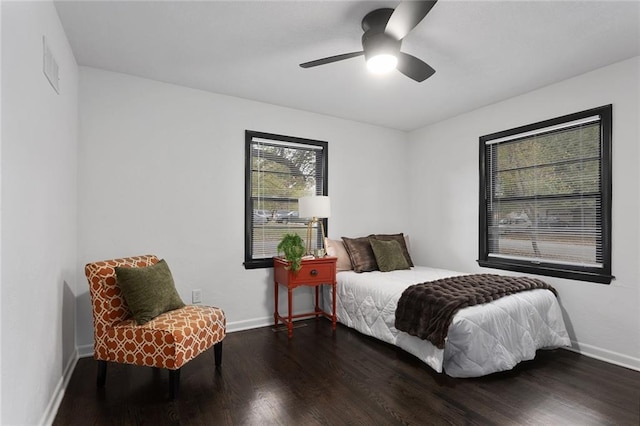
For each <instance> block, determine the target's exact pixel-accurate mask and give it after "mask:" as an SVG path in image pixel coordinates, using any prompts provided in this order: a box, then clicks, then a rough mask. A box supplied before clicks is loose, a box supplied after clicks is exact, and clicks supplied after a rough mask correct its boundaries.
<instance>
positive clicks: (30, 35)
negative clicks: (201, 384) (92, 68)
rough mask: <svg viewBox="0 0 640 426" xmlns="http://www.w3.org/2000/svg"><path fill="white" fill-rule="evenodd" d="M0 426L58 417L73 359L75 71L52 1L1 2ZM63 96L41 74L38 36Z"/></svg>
mask: <svg viewBox="0 0 640 426" xmlns="http://www.w3.org/2000/svg"><path fill="white" fill-rule="evenodd" d="M1 7H2V114H3V115H2V157H1V163H0V166H1V179H0V182H1V185H2V187H1V194H2V217H1V224H0V226H1V229H2V235H1V237H2V238H1V253H2V271H1V273H2V276H1V279H2V313H1V315H2V321H1V323H2V389H3V392H2V418H1V420H0V423H2V424H35V423H38V422H43V421H47V419H50V418H51V417H50V416H51V415H52V414H53V415H54V414H55V409H56V408H57V407H56V406H55V401H53V400H52V395H56V394H59V390H60V389H61V388H62V387H63V377H64V376H65V371H66V372H68V370H69V368H70V367H71V366H72V365H73V361H75V356H76V353H75V341H74V333H73V329H74V322H75V318H74V313H75V308H74V301H75V294H74V293H75V285H76V276H77V274H76V268H77V253H76V246H77V214H76V212H77V209H76V207H77V195H76V194H77V193H76V187H77V182H76V177H77V149H78V147H77V125H78V115H77V106H78V104H77V99H78V92H77V89H78V67H77V65H76V62H75V59H74V57H73V55H72V53H71V49H70V47H69V44H68V42H67V39H66V37H65V34H64V32H63V30H62V26H61V24H60V21H59V19H58V15H57V13H56V11H55V8H54V6H53V4H52V3H51V2H48V1H47V2H6V1H3V2H2V5H1ZM43 35H44V36H46V37H47V40H48V43H49V46H50V48H51V50H52V52H53V54H54V56H55V58H56V60H57V62H58V65H59V70H60V77H61V79H60V87H61V93H60V94H59V95H58V94H56V93H55V92H54V90H53V89H52V88H51V86H50V85H49V82H48V81H47V79H46V77H45V76H44V75H43V73H42V51H43V47H42V37H43Z"/></svg>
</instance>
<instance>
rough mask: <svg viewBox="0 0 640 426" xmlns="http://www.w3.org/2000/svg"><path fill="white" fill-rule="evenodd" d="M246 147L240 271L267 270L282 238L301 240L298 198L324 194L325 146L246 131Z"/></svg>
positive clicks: (315, 244)
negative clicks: (296, 236) (294, 235)
mask: <svg viewBox="0 0 640 426" xmlns="http://www.w3.org/2000/svg"><path fill="white" fill-rule="evenodd" d="M246 144H247V154H246V155H247V164H246V168H247V175H246V180H247V182H246V185H247V188H246V215H245V216H246V217H245V224H246V231H245V232H246V236H245V237H246V248H245V266H246V267H252V266H253V267H260V266H269V265H270V262H271V259H272V257H273V256H275V255H276V254H277V245H278V243H279V242H280V240H281V238H282V236H283V235H284V234H287V233H298V234H299V235H300V236H301V237H302V238H303V239H304V240H306V229H307V228H306V224H307V218H301V217H299V214H298V198H300V197H303V196H308V195H327V194H326V186H327V184H326V170H327V164H326V163H327V143H326V142H322V141H312V140H308V139H301V138H293V137H288V136H279V135H272V134H265V133H258V132H250V131H247V136H246ZM305 242H306V241H305ZM321 243H322V242H321V241H320V239H318V237H317V235H315V234H314V240H313V241H312V247H321Z"/></svg>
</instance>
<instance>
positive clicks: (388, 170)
mask: <svg viewBox="0 0 640 426" xmlns="http://www.w3.org/2000/svg"><path fill="white" fill-rule="evenodd" d="M300 96H304V93H301V94H300ZM79 99H80V100H79V102H80V105H79V106H80V108H79V109H80V149H79V224H80V225H79V226H80V228H79V235H80V239H79V253H80V255H79V267H78V272H79V277H78V280H79V281H80V280H84V276H83V275H82V274H83V272H82V266H83V265H84V264H85V263H87V262H90V261H95V260H101V259H108V258H113V257H120V256H129V255H136V254H144V253H154V254H157V255H158V256H161V257H164V258H165V259H167V261H168V263H169V265H170V267H171V270H172V272H173V275H174V277H175V280H176V286H177V288H178V291H179V293H180V295H181V296H182V298H183V299H184V300H185V301H190V300H191V289H195V288H200V289H202V298H203V303H204V304H213V305H216V306H220V307H221V308H223V309H224V310H225V312H226V315H227V321H228V329H229V330H230V331H233V330H238V329H242V328H247V327H255V326H261V325H267V324H270V323H271V321H272V315H273V303H274V301H273V283H272V279H273V278H272V270H271V269H257V270H245V269H244V267H243V266H242V262H243V260H244V149H245V146H244V144H245V142H244V131H245V129H250V130H256V131H262V132H270V133H277V134H283V135H289V136H296V137H303V138H310V139H319V140H325V141H328V142H329V172H328V173H329V185H328V190H329V194H330V196H331V203H332V217H331V219H330V220H329V235H330V236H334V237H340V236H342V235H344V236H361V235H366V234H368V233H371V232H394V231H401V230H402V229H400V225H399V224H402V223H407V219H408V216H407V213H406V210H405V209H403V208H398V206H405V205H406V204H407V203H408V192H407V190H406V185H405V182H406V181H407V178H408V176H407V175H406V167H405V162H406V158H407V156H406V150H405V146H406V134H405V133H403V132H399V131H395V130H388V129H384V128H380V127H375V126H371V125H365V124H359V123H354V122H350V121H345V120H340V119H336V118H331V117H326V116H322V115H318V114H312V113H307V112H302V111H297V110H292V109H287V108H281V107H276V106H273V105H267V104H263V103H259V102H253V101H248V100H243V99H239V98H233V97H228V96H222V95H216V94H212V93H207V92H203V91H198V90H193V89H188V88H184V87H179V86H174V85H169V84H164V83H159V82H156V81H151V80H146V79H142V78H137V77H132V76H128V75H124V74H117V73H112V72H107V71H102V70H98V69H94V68H86V67H80V98H79ZM85 282H86V280H85ZM79 289H80V297H79V300H78V308H77V309H78V322H77V323H78V343H79V345H81V346H82V347H81V352H82V353H87V352H91V350H92V347H91V344H92V341H93V335H92V318H91V307H90V303H89V295H88V286H86V285H85V286H84V287H83V286H82V285H80V286H79ZM306 290H308V289H305V288H303V289H299V290H296V292H295V293H294V294H295V303H294V304H295V306H297V308H296V309H295V310H296V311H300V310H301V309H302V307H303V306H306V307H307V308H308V307H310V302H311V297H310V295H311V293H310V292H308V291H306ZM281 299H283V300H282V301H281V302H284V299H285V298H281Z"/></svg>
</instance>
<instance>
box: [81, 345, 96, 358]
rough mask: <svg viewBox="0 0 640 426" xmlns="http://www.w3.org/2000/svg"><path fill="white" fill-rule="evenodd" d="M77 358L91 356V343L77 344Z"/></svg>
mask: <svg viewBox="0 0 640 426" xmlns="http://www.w3.org/2000/svg"><path fill="white" fill-rule="evenodd" d="M77 351H78V358H86V357H89V356H93V343H90V344H88V345H82V346H78V348H77Z"/></svg>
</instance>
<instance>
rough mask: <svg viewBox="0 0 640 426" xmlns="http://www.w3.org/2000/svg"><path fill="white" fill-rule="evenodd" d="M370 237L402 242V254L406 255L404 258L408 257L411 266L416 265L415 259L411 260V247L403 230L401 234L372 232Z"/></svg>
mask: <svg viewBox="0 0 640 426" xmlns="http://www.w3.org/2000/svg"><path fill="white" fill-rule="evenodd" d="M369 238H375V239H376V240H382V241H392V240H393V241H397V242H398V244H400V248H401V249H402V254H403V255H404V258H405V259H407V263H409V266H414V265H413V261H412V260H411V255H409V249H408V248H407V244H406V241H405V239H404V234H403V233H402V232H401V233H399V234H372V235H369Z"/></svg>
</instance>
